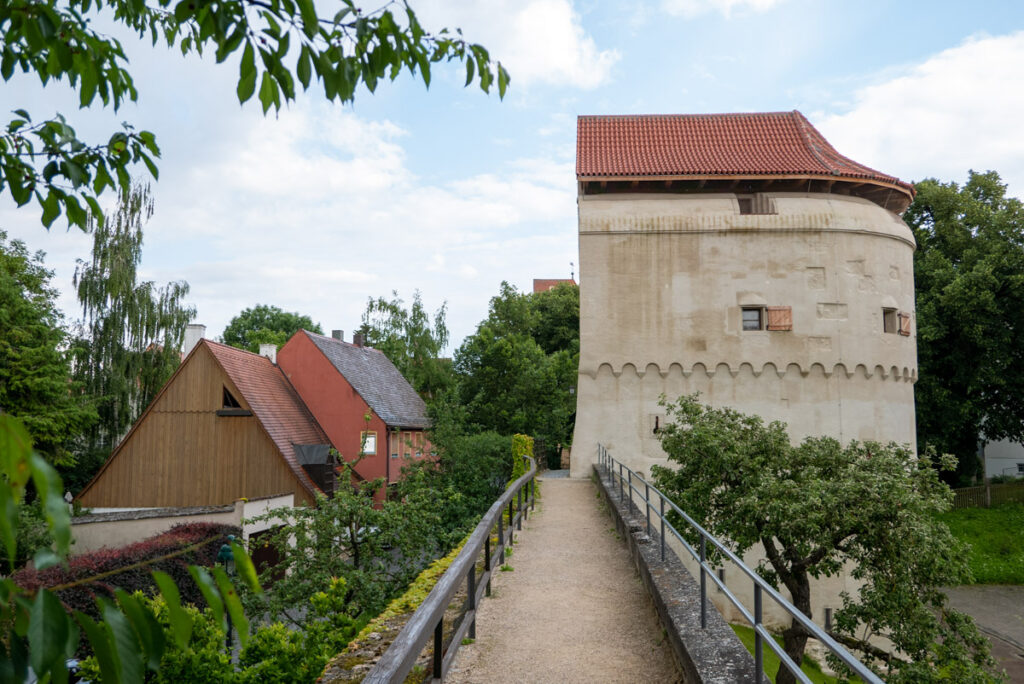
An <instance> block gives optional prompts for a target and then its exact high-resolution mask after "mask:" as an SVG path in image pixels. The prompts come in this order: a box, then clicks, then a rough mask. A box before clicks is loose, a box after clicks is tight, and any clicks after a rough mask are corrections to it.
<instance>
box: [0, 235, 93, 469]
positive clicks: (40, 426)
mask: <svg viewBox="0 0 1024 684" xmlns="http://www.w3.org/2000/svg"><path fill="white" fill-rule="evenodd" d="M52 277H53V272H52V271H49V270H47V269H46V267H45V266H44V265H43V254H42V252H37V253H35V254H29V252H28V249H27V248H26V247H25V243H23V242H21V241H19V240H12V241H11V242H7V234H6V233H5V232H3V231H2V230H0V410H2V411H6V412H7V413H10V414H11V415H14V416H17V417H18V418H20V419H21V420H22V422H23V423H24V424H25V426H26V427H27V428H28V431H29V434H30V435H32V439H33V440H34V441H35V444H36V449H37V450H38V451H39V452H40V453H42V454H43V455H44V456H45V457H46V459H47V460H48V461H50V462H51V463H54V464H57V465H71V464H73V463H74V456H73V452H72V450H71V449H70V448H69V447H70V445H71V443H72V441H73V439H74V437H75V436H76V435H77V433H78V432H79V431H80V430H83V429H85V428H86V427H87V426H88V425H89V424H90V423H91V422H92V421H94V420H95V418H96V414H95V412H94V411H93V410H92V409H91V408H89V407H87V406H86V405H85V404H84V402H83V401H82V400H81V399H79V398H75V397H73V396H72V393H71V366H70V363H69V361H68V358H67V356H66V355H65V353H64V351H63V348H64V347H65V346H66V340H67V332H66V331H65V329H64V318H63V315H62V314H61V312H60V310H59V309H57V306H56V299H57V291H56V289H54V288H53V287H52V286H51V285H50V279H51V278H52Z"/></svg>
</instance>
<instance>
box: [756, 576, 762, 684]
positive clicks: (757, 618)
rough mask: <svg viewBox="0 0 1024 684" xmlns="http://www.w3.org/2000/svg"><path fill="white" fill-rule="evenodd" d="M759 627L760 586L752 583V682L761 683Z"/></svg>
mask: <svg viewBox="0 0 1024 684" xmlns="http://www.w3.org/2000/svg"><path fill="white" fill-rule="evenodd" d="M760 625H761V585H760V584H757V583H756V582H755V583H754V676H755V677H756V679H755V680H754V681H756V682H758V683H759V684H760V682H761V681H762V679H763V678H762V676H761V674H762V672H763V670H764V644H763V643H761V632H759V631H757V628H758V627H759V626H760Z"/></svg>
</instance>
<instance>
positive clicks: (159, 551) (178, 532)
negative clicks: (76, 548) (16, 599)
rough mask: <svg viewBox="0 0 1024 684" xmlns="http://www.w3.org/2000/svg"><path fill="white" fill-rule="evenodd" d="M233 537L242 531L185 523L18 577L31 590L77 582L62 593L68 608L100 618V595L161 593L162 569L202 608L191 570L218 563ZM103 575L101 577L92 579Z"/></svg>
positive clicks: (184, 598) (187, 599)
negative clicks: (157, 578) (158, 573)
mask: <svg viewBox="0 0 1024 684" xmlns="http://www.w3.org/2000/svg"><path fill="white" fill-rule="evenodd" d="M229 534H233V535H235V536H239V535H240V534H241V530H239V529H238V528H237V527H234V526H232V525H220V524H216V523H184V524H181V525H176V526H174V527H172V528H171V529H169V530H168V531H166V532H164V533H162V534H158V535H156V536H154V537H150V538H149V539H145V540H143V541H140V542H136V543H134V544H129V545H127V546H122V547H120V548H116V549H100V550H99V551H93V552H92V553H86V554H82V555H81V556H75V557H73V558H71V559H69V561H68V566H67V567H66V568H65V567H62V566H59V565H57V566H53V567H51V568H46V569H45V570H41V571H37V570H35V569H34V568H23V569H22V570H19V571H18V572H17V573H15V574H14V576H13V577H12V579H13V580H14V582H15V583H16V584H17V585H18V586H20V587H22V588H23V589H25V590H27V591H29V592H35V591H36V590H38V589H39V588H45V589H54V588H56V587H62V586H64V585H68V584H73V586H70V587H67V588H64V589H56V592H55V593H56V594H57V597H58V598H60V600H61V601H62V602H63V604H64V607H65V608H66V609H67V610H68V611H72V610H80V611H82V612H83V613H86V614H87V615H90V616H92V617H94V618H98V617H99V611H98V608H97V605H96V597H97V596H105V597H113V595H114V590H115V589H124V590H125V591H127V592H128V593H132V592H135V591H142V592H144V593H146V594H152V593H154V590H155V584H154V582H153V575H152V572H153V571H154V570H162V571H163V572H166V573H167V574H168V575H170V576H171V577H172V578H173V579H174V582H175V583H176V584H177V585H178V589H179V591H180V592H181V601H182V603H193V604H195V605H196V606H197V607H199V608H200V609H202V608H203V607H204V606H205V605H206V604H205V602H204V601H203V597H202V593H201V592H200V591H199V588H198V587H197V586H196V585H195V582H194V581H193V580H192V576H191V575H189V573H188V566H189V565H202V566H206V567H210V566H212V565H214V564H215V563H216V561H217V552H218V551H219V550H220V547H221V545H222V544H225V543H227V536H228V535H229ZM147 561H152V562H147ZM98 575H100V576H101V577H99V578H98V579H95V580H90V578H92V577H96V576H98Z"/></svg>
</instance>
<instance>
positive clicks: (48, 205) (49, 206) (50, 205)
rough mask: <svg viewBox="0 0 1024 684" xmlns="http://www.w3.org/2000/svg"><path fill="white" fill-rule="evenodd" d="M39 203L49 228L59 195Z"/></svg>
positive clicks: (57, 209)
mask: <svg viewBox="0 0 1024 684" xmlns="http://www.w3.org/2000/svg"><path fill="white" fill-rule="evenodd" d="M39 204H40V205H42V207H43V217H42V220H43V225H44V226H46V227H47V228H49V227H50V226H51V225H53V221H54V219H56V218H57V217H58V216H60V202H58V201H57V195H56V194H54V192H53V190H50V192H48V193H47V194H46V199H41V200H39ZM37 567H38V566H37Z"/></svg>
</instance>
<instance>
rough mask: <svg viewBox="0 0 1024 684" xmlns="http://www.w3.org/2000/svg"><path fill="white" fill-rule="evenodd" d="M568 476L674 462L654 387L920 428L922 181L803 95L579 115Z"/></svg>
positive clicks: (827, 425) (844, 434)
mask: <svg viewBox="0 0 1024 684" xmlns="http://www.w3.org/2000/svg"><path fill="white" fill-rule="evenodd" d="M576 173H577V180H578V187H579V194H578V204H579V241H580V242H579V244H580V307H581V311H580V352H581V354H580V368H579V385H578V406H577V420H576V433H575V437H574V440H573V459H572V474H573V475H574V476H586V475H587V474H588V472H589V468H590V465H589V464H590V463H591V462H592V461H593V460H594V458H595V457H596V446H597V444H598V443H602V444H604V445H605V446H606V447H608V448H609V449H610V450H611V451H612V453H613V455H614V456H616V457H617V458H619V459H620V460H623V461H625V462H626V463H627V464H630V465H631V466H632V467H634V468H636V469H638V470H640V471H644V472H647V471H648V469H649V466H650V464H651V463H659V462H663V461H664V455H663V453H662V451H661V448H660V445H659V443H658V440H657V435H656V429H657V427H658V425H660V424H662V423H663V422H664V420H665V413H664V410H663V409H662V408H661V407H660V406H659V405H658V400H659V397H660V396H662V395H665V396H666V397H668V398H669V399H670V400H671V399H675V398H677V397H678V396H680V395H682V394H689V393H692V392H700V394H701V398H702V399H703V400H704V401H707V402H709V403H712V404H715V405H719V406H723V405H724V406H732V407H734V408H736V409H738V410H741V411H744V412H746V413H756V414H759V415H761V416H763V417H764V418H765V419H768V420H782V421H785V422H786V423H788V424H789V428H790V433H791V434H792V436H793V438H794V439H795V440H799V439H801V438H802V437H804V436H807V435H832V436H834V437H836V438H838V439H839V440H841V441H843V442H847V441H850V440H852V439H857V440H869V439H870V440H877V441H890V440H892V441H896V442H901V443H909V444H911V445H912V446H913V445H914V443H915V438H914V381H915V380H916V378H917V368H916V361H917V350H916V332H915V327H914V313H913V311H914V276H913V252H914V238H913V235H912V234H911V231H910V229H909V228H908V227H907V226H906V224H904V223H903V221H902V220H901V219H900V215H901V214H902V212H903V211H904V210H905V209H906V208H907V206H908V205H909V203H910V202H911V200H912V199H913V192H914V191H913V188H912V186H911V185H909V184H908V183H904V182H902V181H900V180H899V179H897V178H894V177H892V176H887V175H885V174H882V173H879V172H878V171H875V170H873V169H870V168H867V167H865V166H863V165H861V164H858V163H856V162H854V161H852V160H850V159H847V158H846V157H844V156H842V155H840V154H839V153H838V152H837V151H836V150H835V149H834V148H833V147H832V146H831V145H830V144H829V143H828V142H827V141H826V140H825V139H824V138H823V137H822V136H821V134H820V133H818V131H817V130H816V129H815V128H814V127H813V126H812V125H811V124H810V123H809V122H808V121H807V119H805V118H804V117H803V115H801V114H800V113H799V112H795V111H794V112H778V113H765V114H725V115H687V116H584V117H580V118H579V122H578V131H577V167H576Z"/></svg>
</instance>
